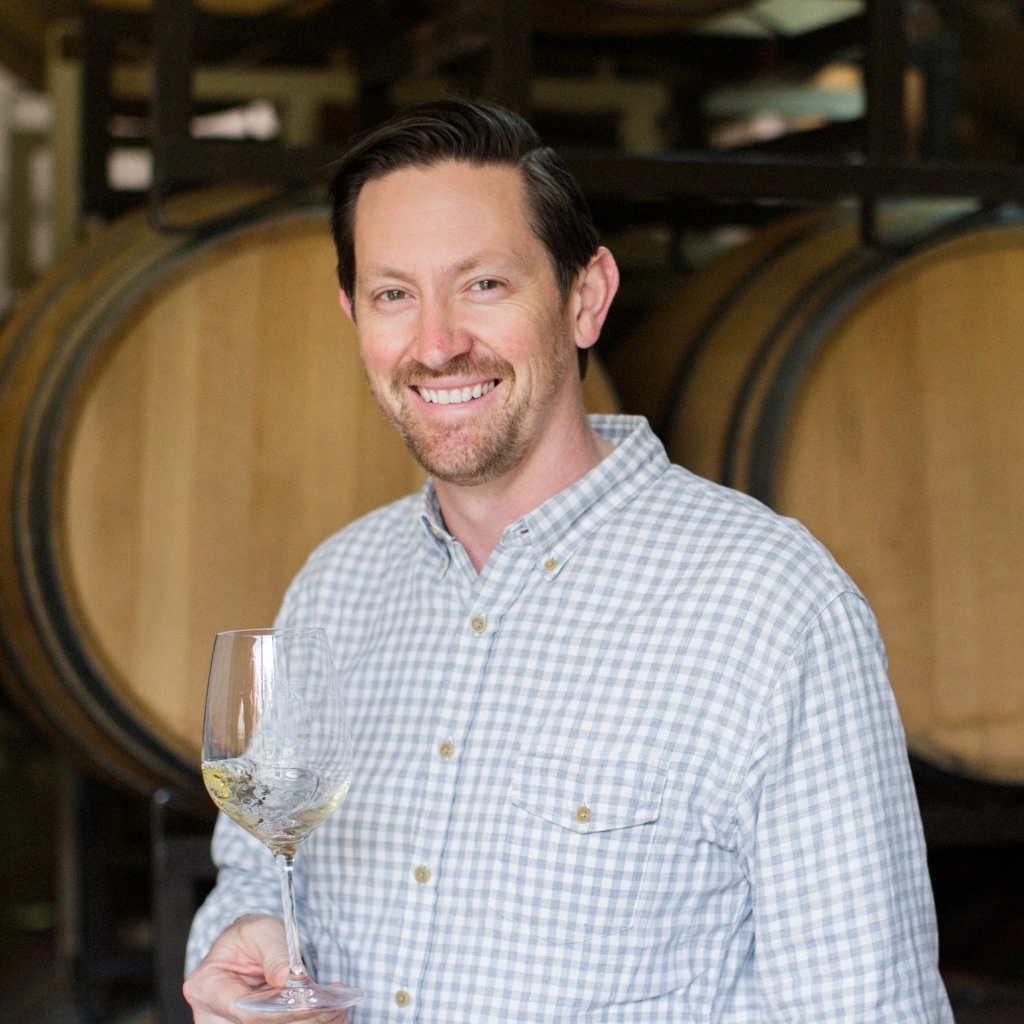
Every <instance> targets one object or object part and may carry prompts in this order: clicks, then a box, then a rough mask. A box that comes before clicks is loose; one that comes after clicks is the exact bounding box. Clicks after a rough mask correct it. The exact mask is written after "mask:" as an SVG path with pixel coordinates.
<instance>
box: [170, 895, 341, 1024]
mask: <svg viewBox="0 0 1024 1024" xmlns="http://www.w3.org/2000/svg"><path fill="white" fill-rule="evenodd" d="M287 980H288V945H287V943H286V942H285V937H284V925H283V924H282V923H281V921H280V920H279V919H278V918H276V917H269V916H267V915H265V914H249V915H247V916H245V917H240V918H239V919H238V920H237V921H236V922H235V923H234V924H233V925H231V927H230V928H226V929H225V930H224V931H223V932H222V933H221V935H220V937H219V938H218V939H217V941H216V942H215V943H214V944H213V946H212V947H211V949H210V952H209V953H207V954H206V958H205V959H204V960H203V962H202V963H201V964H200V965H199V966H198V967H197V968H196V969H195V970H194V971H193V972H192V973H191V974H190V975H189V976H188V977H187V978H186V979H185V986H184V989H183V991H184V993H185V999H186V1000H188V1004H189V1006H191V1007H192V1015H193V1019H194V1020H195V1024H225V1022H230V1024H256V1022H259V1021H265V1020H266V1014H262V1013H246V1012H245V1011H244V1010H239V1009H238V1008H237V1007H236V1006H235V1005H234V1003H235V1000H236V999H237V998H238V997H239V996H244V995H248V994H249V993H250V992H252V991H253V990H255V989H258V988H262V987H263V986H264V985H271V986H274V987H277V986H280V985H283V984H284V983H285V982H286V981H287ZM274 1020H275V1022H280V1024H288V1022H292V1021H300V1020H304V1021H315V1022H317V1024H345V1021H347V1020H348V1014H347V1013H346V1011H345V1010H330V1011H325V1012H322V1013H320V1014H319V1015H318V1016H316V1017H310V1016H309V1015H308V1014H307V1015H306V1016H303V1015H302V1014H274Z"/></svg>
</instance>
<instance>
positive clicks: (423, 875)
mask: <svg viewBox="0 0 1024 1024" xmlns="http://www.w3.org/2000/svg"><path fill="white" fill-rule="evenodd" d="M413 875H414V876H415V877H416V881H417V882H419V883H420V885H426V884H427V882H429V881H430V870H429V869H428V868H425V867H424V866H423V865H422V864H421V865H420V866H419V867H418V868H417V869H416V870H415V871H414V872H413Z"/></svg>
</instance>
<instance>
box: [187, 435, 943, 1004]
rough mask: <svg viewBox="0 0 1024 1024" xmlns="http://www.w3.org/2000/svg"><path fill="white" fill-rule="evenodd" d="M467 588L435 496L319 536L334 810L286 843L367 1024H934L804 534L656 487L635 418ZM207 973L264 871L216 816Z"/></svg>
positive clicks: (196, 946) (656, 448)
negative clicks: (342, 710) (348, 765)
mask: <svg viewBox="0 0 1024 1024" xmlns="http://www.w3.org/2000/svg"><path fill="white" fill-rule="evenodd" d="M594 424H595V426H596V427H597V428H598V429H599V431H600V432H601V433H602V434H603V435H604V436H605V437H607V438H608V439H609V440H610V441H611V442H612V443H613V444H615V445H616V446H617V447H616V451H615V452H614V453H613V454H611V455H610V456H609V457H608V458H606V459H605V460H604V461H603V462H602V463H601V464H600V465H598V466H597V467H596V468H595V469H594V470H593V471H591V472H590V473H589V474H588V475H587V476H586V477H584V478H583V479H582V480H580V481H578V482H577V483H576V484H574V485H573V486H572V487H570V488H568V489H567V490H565V491H563V492H562V493H560V494H558V495H556V496H555V497H553V498H551V499H550V500H549V501H547V502H545V503H544V504H543V505H541V506H540V507H539V508H537V509H535V510H534V511H533V512H531V513H529V514H528V515H526V516H524V517H523V518H522V519H520V520H518V521H517V522H514V523H512V524H511V525H510V526H509V527H508V529H506V530H505V532H504V534H503V536H502V538H501V542H500V544H499V545H498V547H497V548H496V549H495V551H494V552H493V554H492V555H491V557H490V560H489V561H488V562H487V565H486V566H485V567H484V570H483V572H481V573H480V574H479V575H477V573H476V572H475V571H474V570H473V568H472V566H471V564H470V561H469V559H468V557H467V555H466V552H465V551H464V550H463V548H462V547H461V546H460V545H459V543H458V542H457V541H456V540H455V539H454V538H453V537H451V536H450V535H449V534H448V533H447V531H446V530H445V528H444V525H443V522H442V520H441V518H440V514H439V510H438V507H437V503H436V499H435V497H434V493H433V490H432V488H431V487H430V485H429V484H428V485H427V486H426V488H425V489H424V492H423V493H422V494H421V495H418V496H413V497H410V498H407V499H404V500H402V501H399V502H397V503H396V504H394V505H390V506H388V507H386V508H384V509H380V510H378V511H377V512H374V513H372V514H371V515H369V516H367V517H365V518H364V519H362V520H360V521H358V522H356V523H354V524H353V525H351V526H350V527H348V528H347V529H345V530H343V531H342V532H341V533H340V534H339V535H337V536H336V537H334V538H332V539H330V540H328V541H327V542H326V543H325V544H323V545H322V546H321V547H320V548H319V549H318V550H317V551H316V552H315V553H314V554H313V555H312V557H311V558H310V560H309V562H308V563H307V565H306V567H305V568H304V570H303V571H302V573H301V574H300V575H299V576H298V578H297V580H296V581H295V583H294V584H293V586H292V587H291V589H290V591H289V593H288V596H287V598H286V600H285V603H284V606H283V608H282V611H281V615H280V620H279V621H280V623H281V624H292V625H298V624H311V625H319V626H324V627H326V629H327V631H328V633H329V635H330V636H331V638H332V641H333V644H334V648H335V653H336V655H337V659H338V662H339V666H340V668H341V670H342V674H343V679H344V685H345V687H346V690H347V699H348V707H349V711H350V715H351V728H352V733H353V736H354V739H355V747H356V758H355V761H356V765H355V772H354V775H353V784H352V790H351V794H350V796H349V797H348V800H347V801H346V802H345V803H344V804H342V806H341V808H340V809H339V811H338V812H337V813H336V814H335V815H334V816H333V817H332V818H331V819H329V820H328V821H327V822H326V823H325V824H324V825H323V826H321V828H320V829H319V830H318V831H317V832H316V833H314V834H313V835H312V837H311V838H310V839H309V840H308V841H307V842H306V844H305V845H304V847H303V848H302V849H301V850H300V852H299V855H298V860H297V864H298V869H299V872H300V875H301V878H300V887H301V890H300V891H301V895H302V903H301V905H300V925H301V926H302V928H303V930H304V932H305V935H306V938H307V952H308V954H309V956H308V959H310V960H311V961H312V962H313V965H314V967H315V970H316V973H317V974H318V976H319V977H320V979H321V980H328V981H329V980H334V979H343V980H346V981H349V982H351V983H353V984H355V985H358V986H360V987H361V988H363V989H365V990H366V992H367V993H368V996H367V1000H366V1002H365V1003H364V1004H363V1005H362V1006H360V1007H358V1008H357V1009H355V1010H353V1011H352V1016H351V1019H352V1022H353V1024H369V1022H373V1024H378V1022H384V1021H388V1022H395V1024H406V1022H412V1021H416V1022H421V1024H428V1022H429V1024H495V1022H512V1021H516V1022H519V1021H524V1022H541V1021H550V1022H558V1024H565V1022H567V1021H577V1022H586V1024H598V1022H601V1024H612V1022H614V1024H638V1022H645V1024H654V1022H666V1024H667V1022H673V1024H682V1022H698V1021H699V1022H712V1021H714V1022H720V1024H740V1022H743V1024H770V1022H778V1024H798V1022H813V1024H844V1022H849V1024H853V1022H858V1024H869V1022H870V1024H883V1022H892V1024H908V1022H914V1024H939V1022H944V1024H950V1022H951V1021H952V1016H951V1014H950V1010H949V1005H948V1002H947V999H946V995H945V991H944V989H943V986H942V982H941V980H940V978H939V975H938V972H937V969H936V930H935V921H934V910H933V904H932V895H931V890H930V886H929V881H928V876H927V871H926V867H925V854H924V848H923V841H922V835H921V828H920V821H919V816H918V810H917V805H916V802H915V797H914V791H913V787H912V782H911V777H910V773H909V769H908V764H907V757H906V749H905V745H904V737H903V732H902V728H901V725H900V721H899V717H898V714H897V711H896V707H895V703H894V700H893V697H892V693H891V690H890V687H889V683H888V680H887V677H886V669H885V657H884V654H883V651H882V648H881V643H880V641H879V638H878V633H877V630H876V626H875V622H874V620H873V617H872V615H871V612H870V611H869V609H868V607H867V605H866V603H865V601H864V599H863V597H862V596H861V594H860V593H859V592H858V591H857V589H856V588H855V586H854V585H853V584H852V583H851V581H850V580H849V579H848V578H847V577H846V576H845V575H844V574H843V573H842V571H841V570H839V569H838V568H837V567H836V565H835V564H834V563H833V561H832V559H831V558H830V557H829V555H828V554H827V553H826V552H825V551H824V550H823V548H822V547H821V546H820V545H819V544H818V543H816V542H815V541H814V540H813V539H812V538H811V537H810V536H809V535H808V534H807V532H806V531H805V530H804V529H803V528H801V527H800V526H799V525H797V524H795V523H793V522H792V521H789V520H785V519H782V518H780V517H778V516H776V515H775V514H774V513H772V512H770V511H768V510H767V509H765V508H764V507H763V506H761V505H759V504H758V503H756V502H755V501H753V500H751V499H750V498H747V497H746V496H743V495H740V494H737V493H734V492H732V491H729V490H726V489H724V488H722V487H719V486H717V485H715V484H711V483H709V482H707V481H704V480H701V479H700V478H698V477H695V476H693V475H691V474H690V473H688V472H686V471H685V470H683V469H682V468H680V467H678V466H672V465H670V463H669V460H668V458H667V456H666V454H665V451H664V449H663V448H662V446H661V444H660V443H659V442H658V440H657V439H656V438H655V436H654V435H653V433H652V432H651V431H650V429H649V427H648V426H647V424H646V423H645V422H644V421H643V420H641V419H637V418H627V417H594ZM214 849H215V856H216V859H217V861H218V863H219V865H220V880H219V882H218V885H217V888H216V889H215V890H214V892H213V894H212V896H211V898H210V899H209V900H208V902H207V903H206V904H205V906H204V907H203V908H202V910H201V911H200V913H199V914H198V916H197V918H196V922H195V925H194V927H193V933H192V938H191V943H190V951H189V962H190V966H194V965H195V963H196V962H197V960H198V959H199V957H201V956H202V955H203V953H204V952H205V950H206V949H207V948H208V947H209V945H210V943H211V942H212V941H213V939H214V938H215V937H216V935H217V934H219V932H220V930H221V929H222V928H224V927H225V926H226V925H227V924H229V923H230V922H231V921H233V920H234V919H235V918H237V917H238V916H240V915H241V914H243V913H246V912H249V911H265V912H269V913H279V912H280V909H279V903H278V892H279V890H278V884H277V879H276V875H275V873H274V864H273V861H272V858H271V857H270V854H269V853H268V852H267V851H266V850H265V849H264V848H263V847H262V846H261V845H260V844H259V843H258V842H257V841H256V840H254V839H252V837H250V836H249V835H247V834H246V833H244V832H242V830H241V829H240V828H238V827H237V826H235V825H234V824H232V823H231V822H230V821H228V820H227V819H223V818H222V820H221V821H220V823H219V825H218V828H217V833H216V838H215V843H214Z"/></svg>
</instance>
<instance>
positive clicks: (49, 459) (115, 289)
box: [0, 190, 617, 793]
mask: <svg viewBox="0 0 1024 1024" xmlns="http://www.w3.org/2000/svg"><path fill="white" fill-rule="evenodd" d="M251 198H252V197H251V196H245V197H242V196H240V195H239V194H238V193H236V192H235V193H233V192H231V191H221V190H209V191H204V192H201V193H198V194H196V195H192V196H189V197H186V198H183V199H180V200H178V201H177V202H176V203H175V204H173V208H172V209H171V210H170V214H171V217H170V219H171V220H173V221H175V222H177V221H187V222H192V221H194V220H198V219H203V218H205V217H208V216H209V215H211V214H217V215H218V216H219V217H221V218H222V219H221V220H220V222H219V223H218V225H217V226H216V227H214V228H211V229H208V230H204V231H198V232H180V233H164V234H161V233H157V232H156V231H154V230H153V229H152V228H151V227H150V226H149V224H148V223H147V221H146V219H145V217H144V216H143V215H142V214H141V213H139V214H132V215H129V216H127V217H125V218H123V219H121V220H119V221H116V222H114V223H113V224H112V225H110V226H108V227H107V228H104V229H103V230H102V231H100V232H99V233H98V234H97V235H96V236H94V237H92V238H91V239H89V240H88V241H87V242H85V243H84V244H83V245H82V246H81V248H80V249H79V250H78V251H77V252H76V253H75V254H74V255H72V256H71V258H70V259H69V260H68V261H67V262H65V263H64V265H63V266H61V267H59V268H58V269H56V270H55V271H53V272H52V273H51V274H50V275H49V276H48V277H46V278H45V279H43V280H42V281H40V282H39V283H38V285H37V287H36V288H35V289H34V290H33V291H32V292H31V293H30V294H29V295H28V296H27V297H26V300H25V301H24V303H23V304H22V305H21V307H20V308H19V310H18V311H17V313H16V314H15V316H14V317H13V318H12V319H11V321H10V322H9V323H8V324H7V325H6V327H5V329H4V331H3V333H2V334H0V419H2V422H3V424H4V430H3V432H2V435H0V508H2V510H3V511H2V513H0V516H2V518H0V680H2V682H3V683H4V685H5V687H6V688H7V689H8V691H9V692H10V693H11V694H12V696H13V697H14V699H15V700H16V701H17V703H18V704H19V705H20V706H21V707H22V708H23V709H24V710H25V711H26V712H27V713H28V714H29V715H30V716H31V717H32V718H33V719H34V720H35V721H36V722H38V723H39V724H40V725H41V726H43V727H45V728H46V729H47V731H48V732H49V733H50V734H51V735H53V736H60V737H62V739H63V741H64V742H66V743H67V744H68V745H69V746H70V747H71V748H72V749H74V750H75V751H76V752H77V753H78V754H79V755H81V758H82V759H83V760H84V762H85V763H86V764H87V765H88V766H89V767H91V768H92V769H94V770H95V771H96V772H97V773H98V774H101V775H102V776H104V777H105V778H107V779H108V780H110V781H113V782H114V783H116V784H118V785H119V786H121V787H123V788H128V789H131V790H135V791H139V792H143V793H149V792H151V791H152V790H154V789H155V788H156V787H157V786H159V785H163V784H166V783H172V784H176V785H182V786H193V785H196V784H198V759H199V749H200V742H201V731H202V718H203V704H204V695H205V689H206V675H207V671H208V666H209V657H210V650H211V648H212V640H213V634H214V633H215V632H217V631H218V630H223V629H231V628H242V627H250V626H256V625H266V624H268V623H269V622H270V621H271V620H272V618H273V616H274V613H275V611H276V608H277V605H278V603H279V601H280V598H281V596H282V594H283V591H284V588H285V586H286V585H287V583H288V581H289V579H290V578H291V576H292V575H293V574H294V573H295V572H296V571H297V570H298V568H299V567H300V566H301V564H302V562H303V560H304V559H305V557H306V555H307V554H308V553H309V552H310V550H311V549H312V548H313V547H314V546H315V545H316V544H317V543H318V542H319V541H320V540H322V539H323V538H324V537H326V536H327V535H329V534H330V533H332V532H334V531H335V530H337V529H339V528H340V527H341V526H343V525H344V524H345V523H346V522H348V521H350V520H352V519H354V518H356V517H357V516H359V515H361V514H363V513H365V512H367V511H369V510H370V509H372V508H375V507H377V506H379V505H381V504H384V503H386V502H389V501H391V500H394V499H396V498H398V497H400V496H401V495H403V494H406V493H409V492H410V491H411V490H414V489H415V488H417V487H418V486H419V485H420V483H421V482H422V479H423V474H422V471H421V470H420V468H419V467H418V466H417V465H416V463H415V462H414V461H413V459H412V458H411V456H409V454H408V453H407V451H406V449H405V447H404V446H403V445H402V443H401V441H400V440H399V438H398V437H397V435H396V434H395V432H394V431H393V430H392V428H391V427H390V425H389V424H388V423H387V421H386V420H385V418H384V416H383V414H382V413H381V412H380V410H379V409H378V408H377V405H376V403H375V401H374V400H373V398H372V396H371V394H370V391H369V388H368V386H367V384H366V379H365V374H364V371H363V367H362V363H361V360H360V358H359V353H358V347H357V342H356V339H355V336H354V333H353V331H352V328H351V326H350V324H349V323H348V321H347V320H346V318H345V317H344V316H343V314H342V313H341V311H340V309H339V306H338V299H337V292H338V288H337V280H336V278H335V276H334V266H335V262H336V258H335V255H334V251H333V246H332V243H331V240H330V235H329V229H328V222H327V208H326V205H325V203H324V202H323V200H322V199H320V198H318V197H311V198H308V199H301V200H300V199H294V200H290V201H288V202H287V203H286V204H284V205H281V206H278V207H265V208H260V207H256V208H254V207H252V206H251V204H250V205H245V203H247V202H248V201H249V200H250V199H251ZM243 200H244V201H243ZM236 208H237V209H236ZM232 212H233V217H232V216H228V217H227V218H226V219H225V218H224V215H225V213H229V214H230V213H232ZM587 398H588V404H589V406H590V407H591V409H592V410H593V411H603V412H609V411H614V410H615V409H616V408H617V401H616V399H615V398H614V395H613V393H612V390H611V387H610V384H609V383H608V380H607V378H606V377H605V376H604V374H603V371H602V370H601V367H600V366H599V365H597V364H596V362H595V363H592V366H591V372H589V373H588V375H587Z"/></svg>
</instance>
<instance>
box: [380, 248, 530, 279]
mask: <svg viewBox="0 0 1024 1024" xmlns="http://www.w3.org/2000/svg"><path fill="white" fill-rule="evenodd" d="M526 263H527V261H526V260H525V259H523V258H522V257H521V256H518V255H517V254H515V253H513V252H511V251H509V250H504V249H485V250H481V251H480V252H475V253H470V254H469V255H468V256H464V257H463V258H462V259H460V260H456V262H455V263H452V264H451V265H450V266H448V267H446V268H445V271H444V273H445V275H446V276H447V277H460V276H461V275H462V274H468V273H469V272H470V271H472V270H477V269H485V268H487V267H488V266H493V267H494V269H495V270H518V269H521V268H524V267H525V266H526ZM363 275H364V277H367V278H368V277H374V278H390V279H392V280H397V281H407V280H409V279H410V278H409V276H408V274H407V273H406V271H403V270H400V269H398V268H397V267H392V266H390V265H388V264H386V263H378V264H374V265H372V266H369V267H367V268H366V269H365V270H364V271H363Z"/></svg>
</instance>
